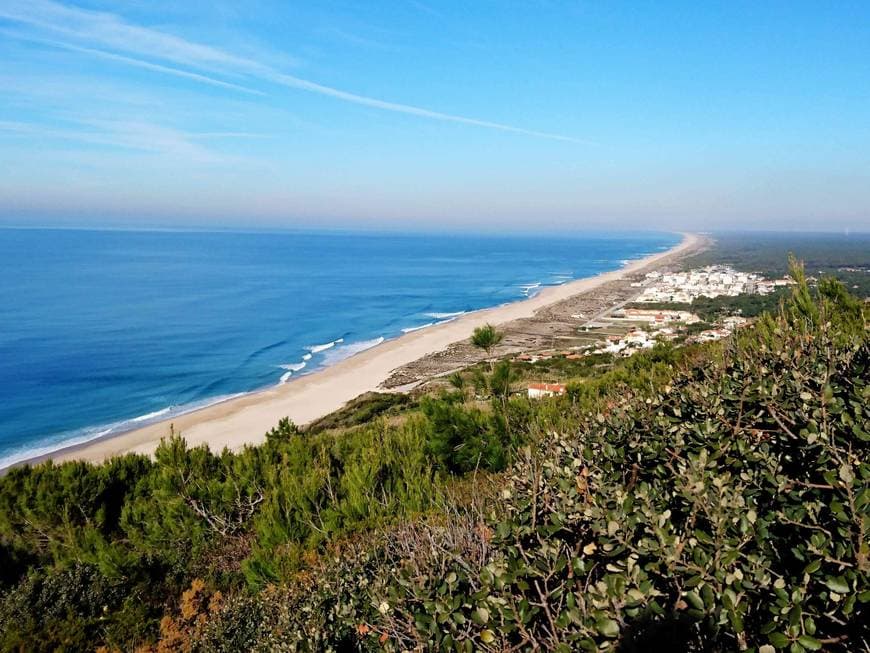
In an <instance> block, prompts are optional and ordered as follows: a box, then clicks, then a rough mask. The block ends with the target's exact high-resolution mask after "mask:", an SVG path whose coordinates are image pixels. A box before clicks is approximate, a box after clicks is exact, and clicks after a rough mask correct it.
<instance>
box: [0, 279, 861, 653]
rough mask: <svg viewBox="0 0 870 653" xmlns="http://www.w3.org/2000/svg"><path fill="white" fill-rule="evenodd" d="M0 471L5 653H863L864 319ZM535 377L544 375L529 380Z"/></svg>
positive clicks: (851, 309)
mask: <svg viewBox="0 0 870 653" xmlns="http://www.w3.org/2000/svg"><path fill="white" fill-rule="evenodd" d="M791 274H792V275H793V277H794V278H795V281H796V282H797V283H796V284H795V285H794V286H793V287H792V289H791V290H790V291H789V293H788V295H787V296H783V297H781V298H779V304H778V305H777V306H775V307H768V308H767V310H766V312H763V313H762V314H761V315H760V317H759V318H758V319H757V320H756V321H754V322H753V324H752V325H751V326H749V327H747V328H744V329H741V330H740V331H738V332H737V333H736V334H735V335H734V336H732V337H731V338H730V339H727V340H724V341H720V342H715V343H706V344H704V345H692V346H685V347H679V348H677V347H673V346H669V345H659V346H657V347H656V348H654V349H652V350H648V351H645V352H642V353H639V354H636V355H634V356H632V357H631V358H626V359H610V358H602V359H596V360H594V361H584V360H580V361H576V363H573V362H570V363H569V362H560V363H559V364H558V365H557V366H554V367H552V368H548V370H547V372H548V374H550V375H556V376H558V378H559V380H563V381H566V382H568V388H569V392H568V393H567V394H566V395H565V396H563V397H554V398H551V399H546V400H539V401H532V400H529V399H528V398H526V397H525V396H524V395H523V394H522V393H518V392H516V390H517V388H518V387H520V386H521V384H520V381H521V380H522V379H526V378H531V377H532V376H533V375H534V374H535V370H534V368H530V366H529V365H528V364H524V363H515V362H510V361H506V360H502V361H498V362H494V363H493V364H491V365H488V364H482V365H479V366H475V367H474V368H470V369H468V370H465V371H463V372H461V373H457V374H454V375H453V376H452V377H450V378H449V379H447V380H445V381H444V382H443V383H437V384H432V385H430V386H428V387H427V388H426V389H424V390H423V391H420V392H418V393H416V394H413V395H410V396H406V395H380V394H374V395H370V396H364V397H361V398H360V399H358V400H356V401H355V402H352V403H351V404H350V405H348V406H347V407H346V408H344V409H343V410H341V411H339V412H338V413H335V414H333V415H331V416H328V417H327V418H324V419H322V420H319V421H318V422H315V423H313V424H311V425H309V426H308V427H305V428H300V427H297V426H296V425H294V424H292V423H290V422H289V421H287V420H284V421H282V422H281V423H279V424H277V425H276V426H275V428H274V429H273V430H272V431H270V433H269V434H268V436H267V440H266V442H265V443H264V444H262V445H260V446H250V447H246V448H245V449H244V450H241V451H238V452H231V451H222V452H210V451H209V450H208V449H207V448H204V447H193V448H192V447H189V446H188V445H187V444H186V443H185V441H184V437H183V436H184V434H183V433H180V434H173V435H172V437H170V438H168V439H167V440H165V441H164V442H163V443H162V445H161V446H160V448H159V449H158V451H157V453H156V455H155V456H154V457H153V458H149V457H145V456H139V455H127V456H123V457H118V458H113V459H111V460H109V461H107V462H106V463H104V464H100V465H93V464H88V463H83V462H66V463H63V464H57V465H56V464H53V463H51V462H46V463H42V464H39V465H36V466H32V467H31V466H23V467H19V468H15V469H12V470H10V471H9V473H7V474H6V475H5V476H3V477H2V478H0V649H2V650H8V651H79V650H99V651H101V652H103V653H107V652H109V651H128V650H136V651H139V652H140V653H146V652H150V651H161V652H163V651H166V652H168V651H240V650H255V651H352V650H360V651H376V650H387V651H406V650H445V651H472V650H482V651H508V650H555V651H575V650H588V651H599V650H600V651H607V650H614V651H675V650H680V651H731V650H740V651H757V652H759V653H773V652H774V651H790V652H791V653H801V652H802V651H816V650H826V651H870V625H868V624H870V614H868V609H867V607H868V606H867V604H868V602H870V537H868V530H870V488H868V481H870V457H868V452H870V408H868V406H870V401H868V399H870V385H868V366H870V341H868V326H867V317H868V309H867V305H866V303H864V302H862V301H860V300H858V299H857V298H856V297H854V296H853V295H852V294H850V292H849V291H848V289H847V288H846V287H845V286H844V285H843V284H842V283H841V282H840V281H838V280H836V279H834V278H833V277H828V276H823V277H822V278H821V280H820V281H819V282H818V283H817V284H815V285H813V286H811V285H810V284H808V283H807V279H806V275H805V273H804V270H803V268H802V267H801V266H798V265H796V264H795V265H793V266H792V269H791ZM550 365H552V364H550Z"/></svg>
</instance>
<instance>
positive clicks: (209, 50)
mask: <svg viewBox="0 0 870 653" xmlns="http://www.w3.org/2000/svg"><path fill="white" fill-rule="evenodd" d="M37 6H42V7H44V8H49V9H54V10H57V11H59V12H60V14H61V15H63V16H65V17H67V18H69V19H70V20H73V22H75V21H78V23H79V24H80V25H81V24H84V25H85V26H86V27H87V26H90V28H88V29H85V30H82V29H79V30H75V29H70V28H69V26H67V25H61V24H58V23H57V22H54V23H53V22H51V21H50V19H49V20H46V19H45V18H44V17H34V16H33V15H32V13H28V11H18V12H15V11H9V12H7V13H6V14H3V12H2V11H0V14H3V15H5V16H6V17H7V18H9V19H11V20H14V21H16V22H22V23H26V24H29V25H31V26H35V27H38V28H42V29H46V28H47V29H50V30H54V31H56V32H61V33H64V34H67V35H70V34H71V35H72V36H73V37H77V38H82V39H89V40H94V39H96V40H98V41H101V42H102V45H103V46H107V47H110V48H112V49H121V50H130V48H129V47H125V46H124V45H123V43H119V40H118V38H116V36H117V35H118V34H119V33H120V34H127V33H129V35H130V36H135V37H136V38H135V42H136V43H138V46H139V50H138V52H139V53H140V54H143V55H146V56H149V57H154V58H157V59H160V58H164V59H167V58H168V59H169V60H170V61H174V63H176V64H181V65H186V66H193V67H199V68H203V67H205V68H206V69H208V70H209V71H210V72H214V69H213V68H211V67H210V66H211V65H212V64H213V63H214V62H215V58H218V59H221V60H222V61H221V63H223V64H224V71H223V72H224V73H226V74H231V75H237V76H238V75H243V76H246V77H248V78H249V79H258V80H260V81H261V82H271V83H274V84H279V85H282V86H285V87H289V88H294V89H299V90H302V91H307V92H309V93H316V94H318V95H323V96H326V97H331V98H334V99H336V100H340V101H342V102H349V103H351V104H358V105H362V106H367V107H372V108H375V109H379V110H381V111H391V112H393V113H403V114H406V115H411V116H417V117H419V118H427V119H429V120H440V121H443V122H453V123H458V124H462V125H470V126H473V127H483V128H485V129H495V130H498V131H503V132H510V133H513V134H522V135H525V136H533V137H536V138H546V139H550V140H555V141H562V142H566V143H577V144H582V145H591V144H594V143H592V142H591V141H587V140H581V139H579V138H574V137H571V136H565V135H563V134H555V133H552V132H544V131H538V130H535V129H526V128H523V127H516V126H514V125H506V124H504V123H499V122H493V121H490V120H480V119H477V118H470V117H467V116H460V115H456V114H450V113H443V112H441V111H434V110H432V109H426V108H424V107H418V106H415V105H412V104H402V103H398V102H390V101H388V100H381V99H378V98H373V97H368V96H365V95H358V94H356V93H351V92H349V91H343V90H341V89H338V88H333V87H331V86H325V85H324V84H318V83H317V82H312V81H310V80H307V79H302V78H300V77H294V76H293V75H287V74H285V73H282V72H280V71H278V70H275V69H274V68H271V67H270V66H267V65H264V64H262V63H259V62H256V61H252V60H249V59H244V58H242V57H238V56H236V55H234V54H232V53H230V52H227V51H225V50H220V49H217V48H214V47H211V46H207V45H202V44H199V43H195V42H191V41H187V40H185V39H183V38H181V37H177V36H175V35H173V34H168V33H166V32H162V31H159V30H154V29H151V28H148V27H141V26H138V25H132V24H130V23H127V22H126V21H124V20H123V19H122V18H121V17H120V16H118V15H117V14H110V13H104V12H94V11H84V10H81V9H79V8H77V7H70V6H67V5H63V4H60V3H57V2H51V1H47V2H42V3H40V4H37ZM24 7H25V9H28V7H27V5H24ZM13 9H14V5H13ZM30 9H32V7H31V8H30ZM107 27H108V29H109V31H110V33H109V34H108V35H107V33H106V30H107ZM0 33H5V34H7V35H10V36H12V37H13V38H18V39H21V40H25V41H32V42H36V43H42V44H44V45H48V46H53V47H57V48H63V49H66V50H71V51H74V52H81V53H83V54H89V55H91V56H94V57H99V58H101V59H106V60H110V61H116V62H119V63H124V64H127V65H130V66H135V67H138V68H144V69H146V70H151V71H154V72H159V73H163V74H166V75H174V76H176V77H183V78H186V79H190V80H193V81H197V82H200V83H203V84H210V85H212V86H218V87H221V88H226V89H230V90H235V91H239V92H242V93H247V94H250V95H260V96H264V95H266V93H263V92H262V91H258V90H255V89H252V88H248V87H246V86H242V85H239V84H233V83H230V82H225V81H223V80H220V79H216V78H215V77H212V76H209V75H203V74H200V73H194V72H190V71H187V70H183V69H180V68H175V67H170V66H164V65H161V64H157V63H151V62H150V61H145V60H143V59H139V58H134V57H129V56H126V55H122V54H117V53H115V52H108V51H106V50H102V49H96V48H90V47H84V46H79V45H74V44H72V43H68V42H66V41H55V40H51V39H40V38H35V37H29V36H25V35H21V34H17V33H14V32H9V31H6V30H0ZM154 43H157V44H161V43H162V44H165V43H169V44H170V45H171V46H172V47H171V48H168V49H167V48H158V49H157V51H155V50H154V48H153V47H151V48H150V49H142V46H146V47H147V45H148V44H154ZM203 52H205V54H207V55H208V57H207V59H208V61H204V60H203ZM179 53H180V54H179ZM180 55H185V56H183V57H182V56H180ZM205 63H207V64H209V65H208V66H206V65H205ZM226 66H229V68H226Z"/></svg>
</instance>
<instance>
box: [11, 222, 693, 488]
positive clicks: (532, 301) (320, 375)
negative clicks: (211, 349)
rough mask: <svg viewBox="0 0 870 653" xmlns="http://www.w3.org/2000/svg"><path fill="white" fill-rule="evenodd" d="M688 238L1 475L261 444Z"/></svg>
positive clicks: (665, 255) (659, 258)
mask: <svg viewBox="0 0 870 653" xmlns="http://www.w3.org/2000/svg"><path fill="white" fill-rule="evenodd" d="M682 236H683V238H682V240H681V241H680V242H679V243H678V244H677V245H675V246H674V247H672V248H670V249H668V250H666V251H664V252H658V253H655V254H651V255H649V256H646V257H643V258H640V259H636V260H632V261H629V262H627V263H626V264H625V265H623V266H622V267H621V268H618V269H616V270H612V271H610V272H604V273H600V274H597V275H594V276H591V277H584V278H581V279H575V280H572V281H569V282H567V283H564V284H562V285H559V286H548V287H545V288H543V289H542V290H541V291H540V292H539V293H537V294H536V295H534V296H533V297H529V298H526V299H521V300H517V301H514V302H510V303H507V304H503V305H500V306H494V307H490V308H484V309H479V310H476V311H471V312H468V313H464V314H462V315H460V316H458V317H457V318H455V319H452V320H448V321H444V322H441V323H437V324H434V325H432V326H428V327H426V328H420V329H416V330H413V331H409V332H405V333H403V334H402V335H401V336H398V337H396V338H393V339H390V340H386V341H384V342H382V343H381V344H378V345H376V346H374V347H372V348H370V349H366V350H364V351H362V352H360V353H357V354H355V355H353V356H351V357H350V358H347V359H345V360H342V361H339V362H338V363H335V364H334V365H332V366H330V367H327V368H324V369H321V370H318V371H316V372H312V373H311V374H308V375H304V376H300V377H297V378H295V379H291V380H289V381H288V382H286V383H282V384H278V385H273V386H269V387H267V388H263V389H260V390H255V391H252V392H249V393H245V394H243V395H241V396H234V397H231V398H227V399H224V400H219V401H217V402H215V403H213V404H209V405H207V406H205V407H203V408H198V409H195V410H192V411H190V412H187V413H182V414H179V415H174V416H172V417H171V418H168V419H164V420H160V421H157V422H154V423H151V424H148V425H146V426H143V427H140V428H138V429H134V430H131V431H126V432H121V433H111V434H108V435H105V436H100V437H97V438H94V439H93V440H89V441H87V442H82V443H78V444H72V445H68V446H60V447H59V448H58V449H56V450H54V451H52V452H49V453H45V454H41V455H36V456H33V457H30V458H26V459H24V460H21V461H19V462H16V463H13V464H12V465H9V466H8V467H6V468H4V469H2V470H0V473H3V472H5V471H6V470H8V469H11V468H13V467H18V466H21V465H27V464H36V463H39V462H43V461H45V460H49V459H51V460H54V461H55V462H64V461H67V460H84V461H88V462H102V461H103V460H105V459H106V458H109V457H112V456H115V455H122V454H125V453H141V454H147V455H151V454H153V453H154V450H155V449H156V448H157V446H158V445H159V443H160V440H161V439H163V438H165V437H167V436H168V435H169V433H170V428H171V427H172V428H174V431H175V432H176V433H178V434H180V435H182V436H183V437H184V439H185V440H186V441H187V443H188V446H191V447H193V446H197V445H200V444H207V445H208V446H209V447H210V448H211V449H212V450H213V451H216V452H217V451H220V450H221V449H223V448H224V447H229V448H230V449H238V448H240V447H242V446H244V445H248V444H250V445H256V444H260V443H262V442H263V441H265V435H266V433H267V432H268V431H269V430H270V429H272V428H273V427H275V426H276V425H277V423H278V421H279V420H280V419H282V418H284V417H289V418H290V419H291V420H292V421H293V422H295V423H296V424H298V425H300V426H301V425H304V424H307V423H309V422H311V421H313V420H316V419H318V418H320V417H323V416H324V415H328V414H329V413H332V412H334V411H336V410H338V409H340V408H341V407H342V406H344V405H345V404H346V403H347V402H348V401H351V400H352V399H354V398H356V397H358V396H360V395H361V394H364V393H366V392H372V391H378V390H382V385H383V384H384V382H385V381H387V379H388V378H390V376H391V374H392V373H393V372H394V371H395V370H397V369H398V368H401V367H403V366H406V365H409V364H411V363H413V362H415V361H417V360H419V359H421V358H423V357H426V356H428V355H431V354H433V353H436V352H439V351H443V350H445V349H447V348H448V347H449V346H450V345H453V344H454V343H457V342H461V341H463V340H466V339H467V338H469V337H470V336H471V333H472V331H473V330H474V329H475V328H476V327H479V326H482V325H483V324H486V323H491V324H494V325H496V326H499V325H503V324H505V323H508V322H512V321H514V320H518V319H524V318H531V317H533V316H534V315H535V314H536V313H537V312H539V311H541V310H542V309H544V308H546V307H549V306H551V305H553V304H556V303H558V302H561V301H563V300H566V299H568V298H570V297H574V296H576V295H580V294H583V293H586V292H589V291H591V290H593V289H596V288H598V287H599V286H602V285H604V284H606V283H608V282H611V281H617V280H619V279H621V278H623V277H625V276H628V275H631V274H634V273H637V272H639V271H642V270H645V269H646V268H649V267H651V266H654V265H657V264H663V263H665V262H667V261H669V260H671V259H673V258H674V257H679V256H681V255H683V254H685V253H686V252H687V251H692V250H693V249H695V248H697V247H698V246H699V245H701V244H703V243H704V242H705V239H704V238H703V237H702V236H699V235H695V234H689V233H683V234H682Z"/></svg>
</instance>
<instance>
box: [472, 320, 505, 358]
mask: <svg viewBox="0 0 870 653" xmlns="http://www.w3.org/2000/svg"><path fill="white" fill-rule="evenodd" d="M502 338H504V334H503V333H502V332H501V331H498V330H497V329H496V328H495V327H494V326H492V325H491V324H484V325H483V326H482V327H477V328H476V329H475V330H474V333H472V334H471V344H472V345H474V346H475V347H477V348H479V349H483V350H484V351H485V352H486V355H487V356H489V355H490V354H491V353H492V349H493V348H494V347H497V346H498V343H500V342H501V341H502Z"/></svg>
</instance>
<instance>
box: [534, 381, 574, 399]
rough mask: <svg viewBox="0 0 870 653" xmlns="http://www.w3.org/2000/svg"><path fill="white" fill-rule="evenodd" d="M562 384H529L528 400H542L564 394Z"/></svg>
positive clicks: (563, 385)
mask: <svg viewBox="0 0 870 653" xmlns="http://www.w3.org/2000/svg"><path fill="white" fill-rule="evenodd" d="M565 392H566V390H565V384H564V383H530V384H529V399H542V398H544V397H555V396H556V395H563V394H565Z"/></svg>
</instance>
